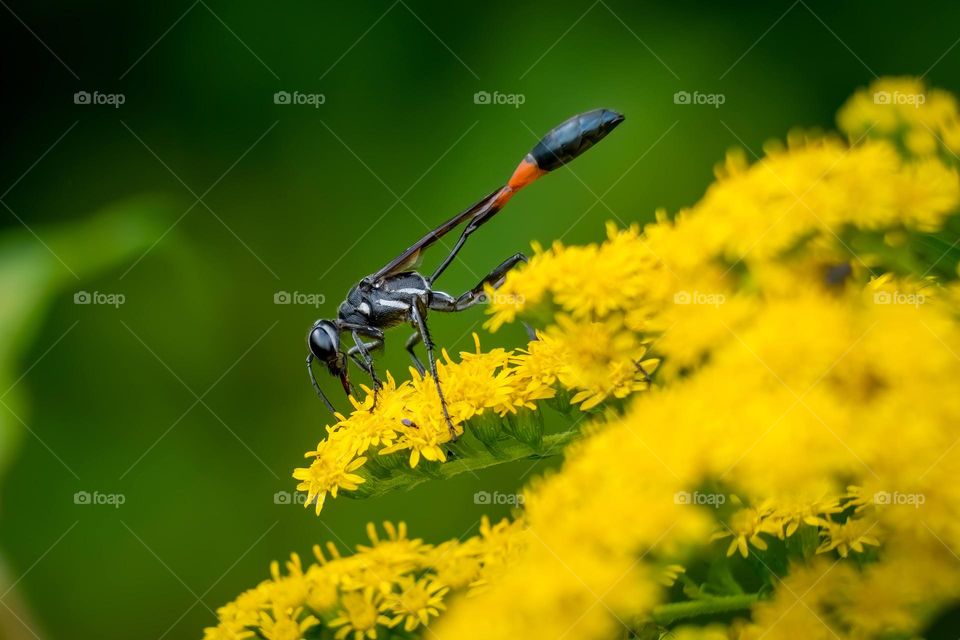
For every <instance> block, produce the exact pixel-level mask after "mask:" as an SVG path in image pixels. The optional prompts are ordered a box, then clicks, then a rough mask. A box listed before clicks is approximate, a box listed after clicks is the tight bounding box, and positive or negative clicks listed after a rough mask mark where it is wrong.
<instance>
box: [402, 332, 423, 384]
mask: <svg viewBox="0 0 960 640" xmlns="http://www.w3.org/2000/svg"><path fill="white" fill-rule="evenodd" d="M420 340H421V338H420V332H419V331H416V332H414V333H413V335H411V336H410V337H409V338H407V346H406V349H407V353H409V354H410V359H411V360H413V366H414V367H416V369H417V372H418V373H419V374H420V376H421V377H422V376H423V374H424V373H426V369H425V368H424V366H423V362H421V360H420V358H418V357H417V352H416V351H414V349H415V348H416V346H417V345H418V344H420Z"/></svg>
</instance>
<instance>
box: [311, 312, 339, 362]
mask: <svg viewBox="0 0 960 640" xmlns="http://www.w3.org/2000/svg"><path fill="white" fill-rule="evenodd" d="M307 344H308V346H309V347H310V353H312V354H313V355H314V357H315V358H317V359H318V360H320V361H321V362H325V363H330V362H332V361H335V360H336V356H337V354H338V352H339V348H340V337H339V335H338V334H337V330H336V328H335V327H334V326H333V324H332V323H330V322H327V321H326V320H323V321H321V322H318V323H317V324H316V325H314V327H313V328H312V329H311V330H310V335H308V336H307Z"/></svg>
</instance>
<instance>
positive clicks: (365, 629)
mask: <svg viewBox="0 0 960 640" xmlns="http://www.w3.org/2000/svg"><path fill="white" fill-rule="evenodd" d="M341 606H342V608H341V610H340V615H338V616H337V617H336V618H334V619H333V620H331V621H330V623H329V624H330V628H331V629H337V633H336V635H335V636H334V637H335V638H337V640H343V639H344V638H348V637H350V636H351V635H352V636H353V640H364V638H370V639H371V640H374V639H375V638H376V637H377V625H387V624H389V623H390V620H389V619H388V618H387V617H386V616H383V615H380V613H379V611H378V610H377V605H376V604H375V603H374V602H373V600H371V599H370V598H369V597H368V596H367V594H364V593H363V592H360V591H353V592H350V593H347V594H344V596H343V598H342V599H341Z"/></svg>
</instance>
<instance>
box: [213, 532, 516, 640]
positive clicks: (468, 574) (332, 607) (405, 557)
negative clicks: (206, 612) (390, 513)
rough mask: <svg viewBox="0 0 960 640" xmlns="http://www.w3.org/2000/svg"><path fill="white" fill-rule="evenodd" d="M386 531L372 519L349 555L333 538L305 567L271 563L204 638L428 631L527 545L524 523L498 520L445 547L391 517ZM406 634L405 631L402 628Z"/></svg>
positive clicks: (355, 637)
mask: <svg viewBox="0 0 960 640" xmlns="http://www.w3.org/2000/svg"><path fill="white" fill-rule="evenodd" d="M383 528H384V531H385V533H386V536H383V537H382V536H381V535H380V534H379V532H378V531H377V529H376V527H375V526H374V525H373V524H369V525H367V535H368V536H369V538H370V544H369V545H358V546H357V549H356V552H355V553H354V554H353V555H347V556H343V555H341V554H340V553H339V551H338V550H337V548H336V547H335V546H334V545H333V544H332V543H328V544H327V546H326V552H324V549H323V548H321V547H320V546H319V545H317V546H315V547H314V548H313V555H314V556H315V558H316V562H314V563H312V564H310V565H308V566H304V564H303V562H302V561H301V560H300V557H299V556H298V555H297V554H293V555H292V556H291V557H290V560H289V561H288V562H287V563H286V573H283V572H281V570H280V564H279V563H277V562H274V563H273V565H272V566H271V567H270V573H271V578H270V579H269V580H265V581H263V582H261V583H260V584H259V585H257V586H256V587H254V588H253V589H250V590H249V591H246V592H244V593H242V594H240V596H239V597H238V598H237V599H236V600H234V601H233V602H231V603H229V604H227V605H224V606H222V607H220V608H219V609H218V610H217V616H218V618H219V624H218V625H217V626H216V627H210V628H208V629H206V632H205V634H204V639H205V640H240V639H242V638H265V639H266V640H299V639H300V638H303V637H321V634H322V633H323V632H324V630H328V631H327V634H325V635H323V636H322V637H334V638H337V639H338V640H341V639H343V638H348V639H349V640H363V639H364V638H369V639H371V640H374V639H376V638H378V637H379V638H385V637H391V636H392V635H402V637H409V634H410V632H413V631H416V630H418V629H422V628H423V627H425V626H426V625H428V624H429V623H430V622H431V621H432V620H433V619H435V618H436V617H437V616H438V615H440V613H441V612H442V611H444V609H446V601H447V600H448V599H449V598H450V597H451V596H452V595H453V594H454V593H467V592H470V591H475V590H481V589H483V587H484V585H485V584H486V583H487V581H488V580H489V579H491V577H495V576H497V575H499V573H501V572H502V571H503V570H504V566H505V565H506V564H508V563H511V562H512V561H514V560H515V558H516V556H517V555H518V553H519V550H520V549H522V548H523V538H524V537H525V532H524V530H523V527H522V523H520V522H513V523H511V522H508V521H502V522H500V523H498V524H495V525H491V524H490V522H489V520H487V519H486V518H484V519H483V521H482V522H481V524H480V532H479V534H478V535H476V536H474V537H472V538H468V539H467V540H464V541H462V542H461V541H459V540H454V541H450V542H445V543H443V544H441V545H436V546H434V545H430V544H425V543H424V542H423V541H422V540H419V539H416V538H409V537H408V535H407V527H406V525H405V524H404V523H402V522H401V523H399V524H398V525H394V524H393V523H391V522H384V523H383ZM401 632H405V634H401Z"/></svg>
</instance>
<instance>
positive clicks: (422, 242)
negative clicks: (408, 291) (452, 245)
mask: <svg viewBox="0 0 960 640" xmlns="http://www.w3.org/2000/svg"><path fill="white" fill-rule="evenodd" d="M499 193H500V189H495V190H494V191H493V192H491V193H490V195H488V196H486V197H485V198H482V199H480V200H478V201H477V202H475V203H474V204H473V205H471V206H470V207H469V208H467V209H464V210H463V211H461V212H460V213H458V214H457V215H455V216H453V217H452V218H450V219H449V220H447V221H446V222H444V223H443V224H441V225H440V226H439V227H437V228H436V229H433V230H432V231H430V232H428V233H427V234H426V235H425V236H423V237H422V238H420V239H419V240H417V241H416V242H415V243H414V244H412V245H410V247H409V248H408V249H407V250H406V251H404V252H403V253H401V254H400V255H398V256H397V257H396V258H394V259H393V260H391V261H390V262H389V263H388V264H386V265H385V266H384V267H383V268H382V269H380V270H379V271H377V272H376V273H373V274H371V275H369V276H367V277H366V278H364V280H367V281H368V282H373V283H376V282H379V281H380V280H383V279H384V278H386V277H387V276H391V275H395V274H397V273H403V272H404V271H410V270H411V269H413V268H414V266H415V265H416V264H418V263H419V261H420V259H421V258H422V256H423V252H424V251H425V250H426V249H428V248H429V247H430V246H432V245H433V244H435V243H436V242H437V241H439V240H440V239H441V238H443V236H445V235H447V234H448V233H450V232H451V231H452V230H454V229H456V228H457V227H459V226H460V225H461V224H463V223H464V222H467V221H469V220H472V219H473V218H475V217H477V216H478V215H482V214H483V213H485V212H486V211H487V210H488V209H490V207H491V206H492V205H493V203H494V201H495V200H496V196H497V194H499Z"/></svg>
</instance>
